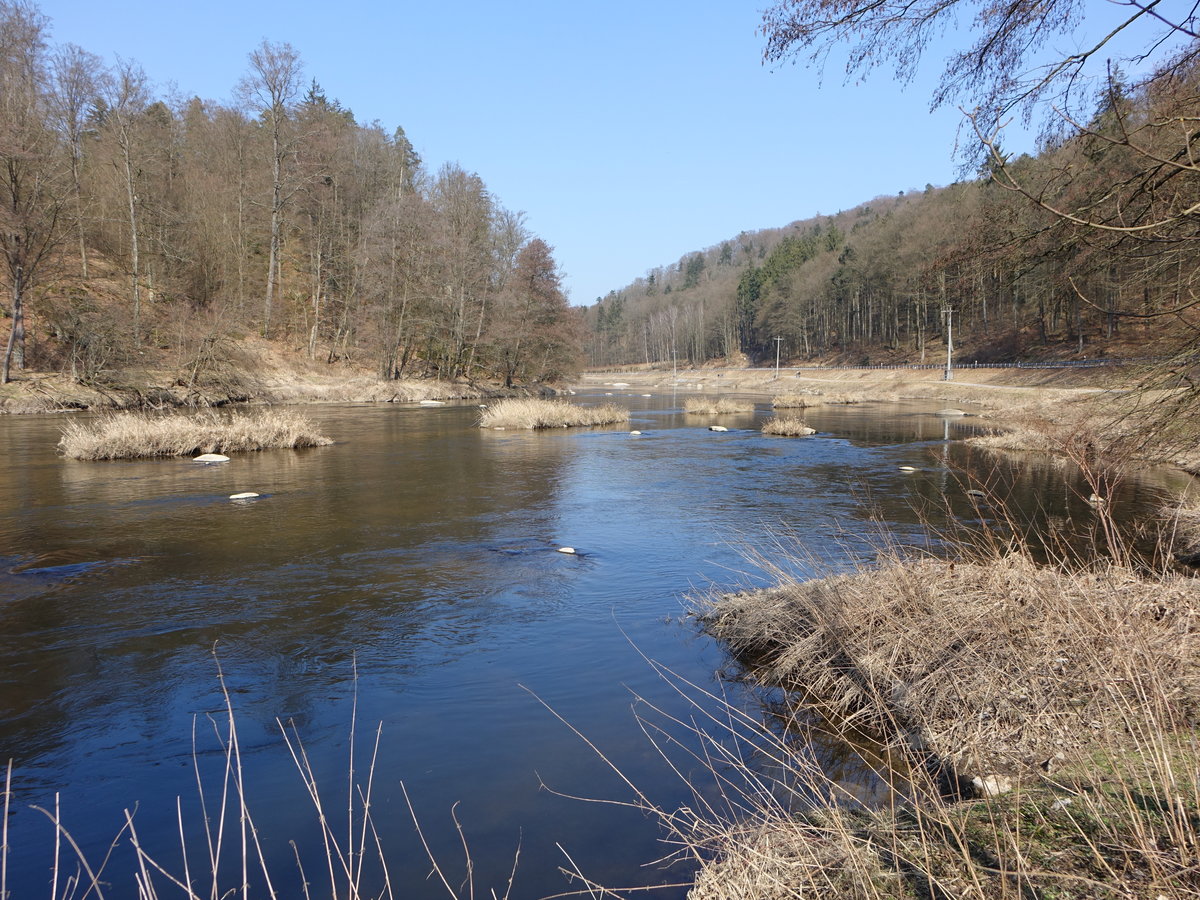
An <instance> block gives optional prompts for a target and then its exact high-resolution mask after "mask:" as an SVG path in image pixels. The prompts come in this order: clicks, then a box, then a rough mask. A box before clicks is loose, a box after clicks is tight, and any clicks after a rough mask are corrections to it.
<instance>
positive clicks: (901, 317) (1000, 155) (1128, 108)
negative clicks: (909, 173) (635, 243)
mask: <svg viewBox="0 0 1200 900" xmlns="http://www.w3.org/2000/svg"><path fill="white" fill-rule="evenodd" d="M1011 5H1012V6H1013V9H1014V11H1013V16H1012V18H1011V22H1013V23H1016V24H1015V25H1012V27H1013V28H1017V27H1018V26H1020V25H1022V23H1023V24H1024V25H1026V26H1029V27H1040V26H1039V25H1038V24H1037V23H1039V22H1040V21H1041V19H1039V18H1038V17H1039V16H1041V15H1042V14H1043V13H1041V12H1038V11H1037V9H1035V8H1034V7H1035V6H1036V4H1028V3H1013V4H1011ZM1064 5H1068V4H1062V3H1060V4H1058V6H1064ZM835 6H836V7H837V8H838V10H840V14H844V17H843V18H838V17H830V16H826V15H824V13H826V12H828V11H829V10H832V9H833V8H834V7H835ZM934 6H937V9H936V10H934V9H933V7H934ZM885 7H886V8H887V9H890V6H889V5H888V4H861V5H858V4H854V3H835V2H833V0H791V2H785V3H780V4H778V6H777V7H775V9H773V10H772V11H771V12H769V13H768V14H767V18H766V22H767V27H766V28H765V29H764V30H765V31H766V33H767V34H768V37H769V38H770V39H771V41H772V43H770V45H769V50H768V52H769V53H771V52H776V53H777V54H778V55H779V56H780V57H786V54H787V53H789V52H792V51H794V50H795V49H796V48H795V47H794V46H792V45H791V44H789V43H787V41H786V40H784V38H786V37H788V36H789V35H790V36H791V39H792V40H793V41H799V40H800V38H798V37H796V35H801V36H804V35H808V37H807V38H806V40H809V44H808V46H813V45H815V44H816V43H817V42H818V40H820V39H822V37H821V32H820V29H829V30H832V29H833V25H831V24H830V23H832V22H840V23H842V25H843V26H844V27H845V28H846V29H856V30H854V32H853V33H854V35H855V37H856V38H861V39H862V40H863V41H864V43H865V42H866V41H867V39H868V37H869V36H870V34H868V32H869V28H868V26H871V27H874V26H873V25H872V22H873V21H874V20H872V19H869V18H865V17H870V16H878V19H879V24H878V33H871V34H874V36H875V37H877V38H878V37H879V36H880V35H884V34H885V33H886V35H887V38H888V40H891V41H894V40H895V39H896V37H897V35H899V36H900V37H901V38H904V37H905V36H906V35H905V32H904V31H903V29H905V28H911V29H912V30H913V31H914V32H915V31H916V30H917V28H918V25H917V24H913V23H922V27H924V26H927V25H928V24H929V20H932V18H933V17H934V16H936V15H942V14H943V12H944V10H945V9H946V8H948V7H945V6H944V5H941V6H938V5H936V4H930V9H931V11H930V13H929V20H926V19H924V18H922V16H923V15H924V13H925V9H924V6H922V9H921V15H917V14H916V13H914V14H913V15H912V16H911V17H908V18H904V17H892V18H888V16H887V15H886V9H884V8H885ZM1026 7H1028V9H1026ZM1130 7H1131V15H1132V16H1133V18H1134V19H1136V18H1137V16H1138V15H1141V13H1139V12H1138V10H1140V9H1141V7H1139V6H1138V5H1137V4H1130ZM1018 12H1020V13H1021V15H1017V13H1018ZM1026 12H1028V13H1029V15H1028V16H1025V13H1026ZM1071 14H1072V15H1074V14H1075V13H1074V12H1071ZM1080 14H1082V13H1080ZM772 15H774V16H775V18H774V19H772ZM856 17H857V18H856ZM1159 19H1160V22H1161V21H1165V20H1163V19H1162V16H1161V15H1159ZM1131 21H1132V19H1131ZM1190 21H1191V20H1190V19H1189V20H1187V22H1183V24H1175V25H1170V26H1169V27H1163V28H1162V29H1161V30H1163V31H1165V32H1167V35H1168V36H1169V37H1175V38H1180V37H1182V38H1183V39H1184V41H1183V43H1182V46H1181V48H1180V49H1178V50H1177V51H1175V52H1173V53H1171V54H1170V55H1169V56H1168V57H1167V58H1165V59H1164V60H1162V61H1161V62H1160V63H1159V64H1158V66H1157V67H1156V68H1155V69H1154V70H1153V71H1151V72H1150V73H1149V74H1147V75H1145V76H1143V77H1142V78H1141V79H1139V80H1136V81H1134V80H1129V81H1126V79H1124V77H1123V76H1122V75H1121V73H1120V70H1119V69H1118V68H1116V67H1115V65H1110V67H1109V72H1108V75H1107V77H1106V78H1104V79H1103V80H1102V81H1100V82H1092V84H1093V85H1098V86H1094V87H1093V88H1092V90H1091V92H1090V93H1088V94H1087V96H1086V98H1084V99H1082V100H1080V99H1079V97H1078V95H1079V93H1080V88H1079V86H1078V85H1077V84H1074V85H1072V89H1073V90H1074V91H1075V95H1073V101H1072V102H1073V104H1074V106H1072V107H1068V106H1065V105H1060V106H1058V107H1055V111H1054V113H1053V115H1052V116H1051V122H1050V124H1049V126H1048V127H1047V131H1046V136H1045V137H1044V138H1043V141H1042V145H1041V149H1040V151H1039V152H1038V153H1037V154H1036V155H1020V156H1018V157H1015V158H1013V157H1010V156H1008V155H1007V154H1006V153H1005V152H1004V150H1003V149H1002V146H1001V143H1000V140H1001V138H1000V135H1002V131H1000V130H998V129H999V128H1000V124H1001V123H1000V118H1002V117H1001V116H999V114H998V113H993V114H991V115H990V116H984V115H983V114H981V113H976V115H975V118H974V120H973V122H972V124H974V125H975V127H976V130H977V140H976V142H975V143H976V146H977V147H978V153H977V156H976V159H977V162H976V166H977V177H974V178H971V179H968V180H964V181H962V182H960V183H957V184H953V185H950V186H948V187H940V188H938V187H933V186H926V187H925V188H924V190H917V191H915V192H909V193H902V194H901V195H899V196H893V197H881V198H876V199H874V200H871V201H869V202H867V203H864V204H863V205H861V206H859V207H857V208H855V209H852V210H850V211H847V212H841V213H838V214H837V215H831V216H818V217H815V218H812V219H809V220H805V221H799V222H796V223H793V224H791V225H788V226H787V227H785V228H781V229H775V230H768V231H760V232H754V233H743V234H740V235H738V236H737V237H731V238H730V239H729V240H726V241H723V242H721V243H720V244H718V245H716V246H713V247H709V248H707V249H704V250H699V251H697V252H695V253H691V254H687V255H685V256H684V257H683V258H682V259H680V260H678V262H675V263H671V264H670V265H666V266H664V267H661V268H658V269H655V270H653V271H651V272H649V273H647V274H646V276H645V277H643V278H639V279H637V280H635V281H634V282H633V283H631V284H629V285H627V286H625V287H624V288H621V289H620V290H615V291H612V292H611V293H609V295H608V296H606V297H604V298H602V299H600V300H599V301H598V302H597V303H596V304H595V305H593V306H592V307H591V308H590V309H589V310H588V323H587V326H588V353H589V358H590V361H591V363H592V364H593V365H597V366H605V365H613V364H629V363H654V362H662V363H670V362H671V361H672V360H673V359H677V360H678V361H679V362H680V363H683V362H684V361H686V362H688V363H692V364H695V363H701V362H703V361H705V360H708V359H714V358H719V357H726V358H728V357H735V356H737V355H738V354H745V355H746V356H748V357H749V358H751V359H752V360H753V359H760V360H761V359H764V358H765V359H768V360H774V358H775V354H776V349H777V346H778V347H779V349H780V350H781V353H782V355H783V357H784V358H785V359H799V360H803V359H809V358H817V357H823V358H829V357H830V356H834V355H836V356H839V357H840V358H841V359H843V360H844V361H847V362H853V363H856V364H858V363H867V362H876V363H878V362H887V361H899V360H908V361H926V360H928V361H930V362H933V361H935V360H934V359H933V358H931V357H930V355H929V354H930V353H931V351H932V349H934V348H935V347H936V349H937V352H938V353H939V354H944V353H945V340H946V331H947V325H948V323H949V322H952V327H953V343H954V346H955V349H956V350H957V351H958V352H957V353H956V356H958V358H959V359H961V360H963V361H970V360H979V361H986V360H994V359H1014V358H1021V357H1022V356H1033V357H1036V356H1045V355H1051V354H1052V355H1055V356H1065V355H1073V356H1076V357H1084V356H1088V355H1096V354H1098V353H1105V352H1118V353H1120V354H1122V355H1141V354H1143V353H1151V352H1153V353H1168V352H1172V351H1174V350H1175V349H1177V348H1178V347H1179V346H1180V345H1183V346H1187V347H1190V346H1191V343H1192V341H1193V339H1194V336H1195V332H1194V326H1195V324H1196V319H1195V316H1194V314H1193V310H1192V307H1193V304H1194V303H1195V302H1196V300H1197V299H1198V298H1197V294H1196V289H1197V281H1198V278H1200V252H1198V249H1200V245H1198V241H1200V171H1198V170H1197V163H1196V151H1197V140H1198V129H1197V122H1198V121H1200V119H1198V116H1200V68H1198V63H1197V51H1196V46H1197V44H1196V39H1195V36H1194V34H1193V32H1192V31H1191V30H1190V25H1189V24H1188V23H1189V22H1190ZM845 23H850V24H845ZM1031 23H1032V24H1031ZM1009 24H1010V23H1009V20H1008V19H1005V20H1004V25H1003V27H1001V26H997V30H996V31H995V32H993V33H991V35H990V37H991V40H992V43H993V44H999V43H1001V42H1002V40H1013V39H1016V38H1018V37H1020V33H1014V34H1007V33H1005V32H1004V31H1003V28H1007V27H1009ZM789 29H791V30H790V31H789ZM803 29H809V31H804V30H803ZM887 29H892V30H891V31H888V30H887ZM864 35H866V36H864ZM878 46H885V42H884V41H883V39H880V40H879V42H878V45H876V48H877V52H879V53H884V52H885V51H882V50H878ZM886 46H891V45H890V44H886ZM895 46H897V47H901V46H903V44H902V43H900V44H896V45H895ZM985 46H986V47H988V48H990V47H991V44H986V45H985ZM896 52H897V53H899V52H900V51H899V50H897V51H896ZM971 59H972V60H974V59H975V58H974V57H972V58H971ZM979 59H980V60H983V62H982V63H981V65H982V66H984V68H983V69H981V70H980V71H978V72H976V73H975V74H976V81H977V82H978V83H979V84H983V83H985V82H986V79H987V78H988V77H992V76H1004V77H1005V78H1008V81H1007V82H1006V83H1007V84H1008V85H1009V88H1008V89H1011V88H1012V85H1014V84H1017V83H1018V81H1017V79H1016V78H1015V77H1009V75H1008V74H1005V73H1004V72H1003V71H1002V70H1001V69H1000V68H996V69H995V70H994V71H993V70H989V69H986V66H987V65H988V64H989V63H988V58H987V56H986V53H984V52H983V51H981V55H980V56H979ZM875 62H877V60H876V61H875ZM870 64H874V63H870ZM1006 64H1008V63H1006ZM1072 65H1073V63H1072ZM867 66H868V63H863V68H866V67H867ZM1062 68H1063V69H1064V70H1066V63H1064V64H1063V67H1062ZM1071 71H1073V70H1070V71H1068V74H1070V72H1071ZM1010 74H1011V73H1010ZM951 76H954V77H957V76H958V73H956V72H953V71H951V70H948V71H947V77H948V78H949V77H951ZM1030 90H1032V89H1030ZM1014 97H1015V99H1014V98H1010V99H1009V100H1007V101H1005V102H1007V104H1008V105H1007V107H1005V106H1004V103H1001V102H1000V100H998V99H997V98H992V99H993V100H994V101H996V103H998V104H999V105H996V106H992V107H988V108H989V109H997V110H1003V109H1005V108H1007V110H1008V112H1009V114H1011V112H1012V110H1013V109H1014V108H1016V105H1017V104H1018V101H1020V102H1024V101H1030V100H1036V99H1038V98H1036V97H1033V95H1032V94H1028V93H1027V94H1026V95H1022V96H1015V95H1014ZM1000 99H1003V98H1000ZM897 139H902V138H897ZM880 152H881V153H886V152H887V151H886V139H885V138H884V136H881V144H880Z"/></svg>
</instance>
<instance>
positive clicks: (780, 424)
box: [762, 416, 817, 437]
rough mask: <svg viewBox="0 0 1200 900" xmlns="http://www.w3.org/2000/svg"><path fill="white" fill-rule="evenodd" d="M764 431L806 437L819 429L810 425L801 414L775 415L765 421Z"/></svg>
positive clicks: (786, 435)
mask: <svg viewBox="0 0 1200 900" xmlns="http://www.w3.org/2000/svg"><path fill="white" fill-rule="evenodd" d="M762 433H763V434H778V435H782V436H784V437H805V436H807V435H810V434H816V433H817V429H815V428H811V427H809V424H808V423H807V422H805V421H804V420H803V419H801V418H800V417H799V416H775V417H774V418H770V419H767V421H765V422H764V423H763V427H762Z"/></svg>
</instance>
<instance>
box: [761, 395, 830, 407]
mask: <svg viewBox="0 0 1200 900" xmlns="http://www.w3.org/2000/svg"><path fill="white" fill-rule="evenodd" d="M820 403H821V399H820V398H819V397H817V396H816V395H814V394H780V395H778V396H776V397H772V398H771V407H772V409H807V408H808V407H810V406H819V405H820Z"/></svg>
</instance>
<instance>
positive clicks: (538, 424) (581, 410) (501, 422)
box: [479, 398, 629, 428]
mask: <svg viewBox="0 0 1200 900" xmlns="http://www.w3.org/2000/svg"><path fill="white" fill-rule="evenodd" d="M628 421H629V410H628V409H627V408H626V407H624V406H619V405H617V404H615V403H602V404H600V405H599V406H578V405H576V404H574V403H568V402H566V401H565V400H540V399H536V398H510V399H508V400H501V401H499V402H498V403H493V404H491V405H490V406H489V407H488V408H487V409H485V410H484V411H483V413H482V415H480V417H479V427H480V428H571V427H575V426H580V425H617V424H621V423H624V422H628Z"/></svg>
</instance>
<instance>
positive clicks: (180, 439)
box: [58, 410, 333, 460]
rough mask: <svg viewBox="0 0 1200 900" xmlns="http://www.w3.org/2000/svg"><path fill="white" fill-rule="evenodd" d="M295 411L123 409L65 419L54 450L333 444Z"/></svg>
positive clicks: (83, 452)
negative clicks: (81, 418)
mask: <svg viewBox="0 0 1200 900" xmlns="http://www.w3.org/2000/svg"><path fill="white" fill-rule="evenodd" d="M331 443H333V441H331V440H330V439H329V438H328V437H326V436H325V435H323V434H321V432H319V431H318V430H317V429H316V427H315V426H313V425H312V423H311V422H309V421H308V419H306V418H305V417H304V416H301V415H299V414H298V413H294V412H290V411H284V410H265V411H260V412H253V413H233V414H230V415H223V414H220V413H216V412H207V413H200V414H181V413H172V414H168V415H159V414H155V413H141V412H123V413H109V414H106V415H104V416H102V417H101V418H99V419H97V420H95V421H93V422H67V423H66V424H65V425H64V426H63V429H62V439H61V440H60V441H59V442H58V449H59V452H61V453H62V454H63V455H64V456H69V457H71V458H73V459H92V460H96V459H135V458H138V457H154V456H193V455H195V454H199V453H237V452H242V451H247V450H267V449H274V448H298V447H320V446H324V445H325V444H331Z"/></svg>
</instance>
